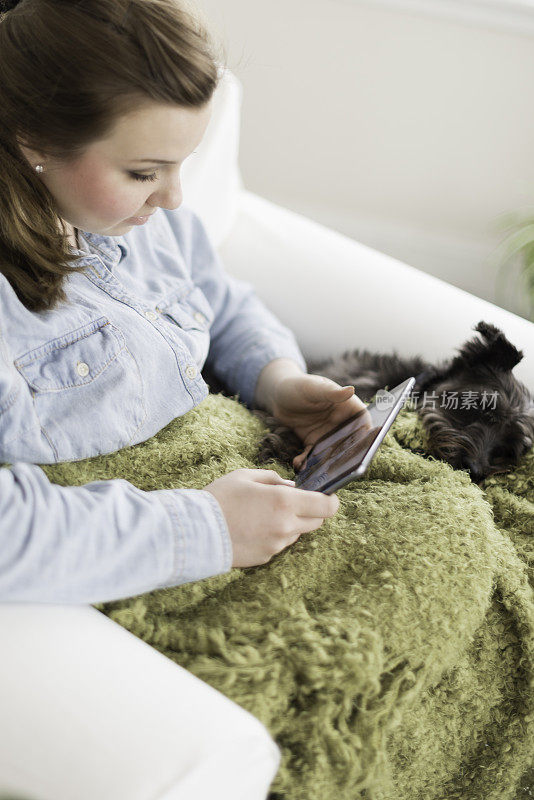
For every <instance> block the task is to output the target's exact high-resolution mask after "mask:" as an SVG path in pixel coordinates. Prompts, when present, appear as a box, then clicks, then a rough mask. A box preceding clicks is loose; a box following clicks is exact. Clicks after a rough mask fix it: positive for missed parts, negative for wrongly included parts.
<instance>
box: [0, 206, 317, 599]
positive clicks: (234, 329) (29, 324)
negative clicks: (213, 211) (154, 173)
mask: <svg viewBox="0 0 534 800" xmlns="http://www.w3.org/2000/svg"><path fill="white" fill-rule="evenodd" d="M81 244H82V246H81V248H80V250H79V251H77V252H78V253H79V262H78V263H79V264H80V265H83V266H84V267H85V268H84V270H83V271H82V272H79V273H74V274H71V275H69V276H68V278H67V279H66V280H65V284H64V286H65V291H66V295H67V302H65V303H62V304H60V305H58V306H57V307H55V308H53V309H51V310H47V311H41V312H32V311H29V310H28V309H27V308H26V307H25V306H24V305H23V304H22V303H21V302H20V301H19V300H18V298H17V296H16V294H15V292H14V290H13V289H12V288H11V286H10V284H9V282H8V281H7V280H6V279H5V277H4V276H2V275H0V315H1V316H0V462H4V463H9V464H12V465H13V468H12V470H11V471H10V474H6V473H7V472H8V470H6V469H4V470H0V554H3V555H0V599H22V600H32V599H33V600H39V599H43V600H45V599H46V600H48V601H50V602H100V601H104V600H107V599H115V598H118V597H126V596H130V595H131V594H132V593H137V591H138V590H139V587H144V589H143V590H145V591H149V590H150V589H151V588H156V587H161V586H171V585H176V584H177V583H182V582H186V581H188V580H196V579H198V578H200V577H206V576H208V575H212V574H216V573H219V572H224V571H227V570H228V569H229V568H230V566H231V558H232V553H231V542H230V539H229V534H228V529H227V526H226V522H225V520H224V517H223V514H222V511H221V509H220V506H219V504H218V503H217V501H216V500H215V499H214V498H213V496H212V495H211V494H210V493H209V492H206V491H203V490H163V491H160V492H150V493H143V492H140V490H137V489H134V487H132V486H131V485H130V484H128V483H127V482H126V481H120V480H119V481H107V482H105V483H106V484H108V486H107V487H105V489H107V490H109V491H108V492H107V495H106V496H107V502H108V509H107V510H108V511H109V512H110V513H109V516H107V520H108V523H107V524H106V526H97V525H91V526H90V530H91V532H89V526H88V524H87V530H86V531H85V534H84V533H83V531H82V532H80V524H81V518H82V516H83V514H84V512H83V510H82V509H83V508H84V502H85V507H86V508H87V507H89V505H90V504H91V501H92V500H93V499H94V497H95V496H96V494H98V493H100V495H102V494H106V492H105V490H104V489H103V488H102V486H96V485H93V484H89V485H88V486H87V487H70V488H69V489H61V487H57V486H53V485H52V484H50V483H49V482H48V481H47V480H46V478H45V476H44V473H43V472H42V470H39V469H38V467H36V466H29V465H28V464H23V463H22V462H30V464H49V463H54V462H58V461H67V460H68V461H72V460H79V459H84V458H88V457H91V456H95V455H98V454H101V453H110V452H113V451H115V450H118V449H120V448H122V447H126V446H129V445H133V444H136V443H138V442H142V441H145V440H146V439H148V438H150V437H151V436H153V435H154V434H155V433H157V431H159V430H160V429H161V428H163V427H164V426H165V425H167V424H168V423H169V422H170V421H171V420H172V419H174V418H175V417H178V416H181V415H182V414H185V413H187V411H189V410H190V409H191V408H193V407H194V406H196V405H198V404H199V403H200V402H201V401H202V400H203V399H204V398H205V397H206V396H207V394H208V388H207V386H206V383H205V382H204V380H203V378H202V376H201V373H200V371H201V369H202V367H203V366H204V365H205V364H206V365H207V366H209V368H210V370H211V371H212V372H213V374H214V375H215V376H216V377H217V378H219V379H220V380H221V381H222V382H223V383H224V384H226V385H227V386H228V387H229V388H230V390H231V391H233V392H235V393H237V394H239V396H240V399H241V400H242V401H243V402H244V403H245V404H247V405H248V406H249V407H250V406H251V404H252V400H253V397H254V390H255V386H256V382H257V379H258V377H259V374H260V372H261V370H262V369H263V367H264V366H265V365H266V364H267V363H268V362H269V361H271V360H273V359H274V358H280V357H283V358H291V359H293V360H294V361H296V362H297V363H298V364H299V365H300V366H301V368H302V369H303V370H305V369H306V365H305V362H304V359H303V357H302V354H301V352H300V349H299V347H298V345H297V342H296V340H295V338H294V336H293V334H292V333H291V331H290V330H289V329H288V328H286V327H285V326H284V325H282V324H281V323H280V322H279V320H277V319H276V317H275V316H274V315H273V314H272V313H271V312H270V311H269V310H268V309H267V308H266V307H265V306H264V305H263V303H262V302H261V301H260V300H259V298H258V297H257V296H256V295H255V292H254V289H253V287H252V286H251V285H250V284H248V283H246V282H244V281H239V280H237V279H235V278H233V277H232V276H230V275H228V274H227V273H226V272H225V270H224V267H223V264H222V262H221V259H220V258H219V256H218V255H217V253H216V252H215V251H214V249H213V247H212V246H211V243H210V241H209V239H208V236H207V234H206V231H205V229H204V226H203V224H202V222H201V220H200V218H199V217H198V216H197V215H196V214H195V212H193V211H192V210H191V209H190V208H188V207H187V206H185V205H182V206H181V207H180V208H179V209H177V210H175V211H166V210H164V209H158V210H157V211H156V212H155V214H154V215H153V216H152V217H151V218H150V220H149V221H148V222H147V223H145V225H142V226H135V227H134V228H132V230H131V231H129V232H128V233H127V234H125V235H124V236H120V237H109V236H102V235H99V234H94V233H90V232H86V231H85V232H81ZM2 473H4V474H2ZM97 483H99V484H100V483H102V482H97ZM110 484H113V486H112V487H111V486H110ZM32 503H33V504H34V505H33V506H32ZM69 503H70V504H71V506H72V507H71V508H69ZM136 503H137V505H138V506H139V508H138V509H137V511H138V512H139V513H137V512H136ZM47 504H48V506H47ZM123 506H124V508H123ZM47 507H49V508H50V509H51V510H52V517H50V514H48V520H47V521H46V522H45V521H43V517H42V516H41V517H40V521H39V520H38V515H39V514H40V509H41V513H42V509H43V508H47ZM17 508H20V514H17ZM94 508H96V505H95V506H94ZM149 508H152V509H153V511H152V515H151V513H150V511H149V510H148V509H149ZM32 509H33V511H32ZM54 509H56V510H54ZM57 509H59V510H57ZM162 509H163V510H162ZM122 511H124V514H123V513H122ZM93 513H96V512H93ZM162 513H163V516H164V518H165V521H166V524H163V525H162V524H160V525H159V530H160V531H161V534H160V535H158V532H157V531H156V528H158V525H156V524H155V523H156V522H157V521H158V520H159V521H160V523H161V515H162ZM54 515H55V516H54ZM95 520H96V517H95ZM118 520H121V525H122V528H121V529H120V530H119V529H118V528H117V529H112V530H110V525H115V526H118V525H119V522H118ZM126 520H129V521H128V523H126ZM19 521H20V525H19ZM38 522H39V524H38ZM85 524H86V523H85V522H84V525H85ZM82 527H83V526H82ZM97 528H98V532H97V530H96V529H97ZM38 529H39V530H38ZM148 530H150V535H148V536H147V531H148ZM89 535H90V536H91V543H90V552H91V557H92V563H87V559H85V558H81V556H80V554H81V552H82V551H83V548H84V547H85V548H87V547H89V545H88V544H87V541H84V536H85V537H88V536H89ZM37 536H39V537H40V544H39V546H33V544H34V542H33V540H32V537H37ZM46 536H48V537H49V539H50V542H54V544H53V545H52V544H50V545H49V546H47V545H46V544H45V539H46ZM158 536H159V538H158ZM17 537H18V538H17ZM7 538H9V540H10V541H9V547H4V546H3V541H7ZM32 542H33V544H32ZM76 548H78V551H76ZM113 548H114V549H113ZM133 550H134V551H135V553H136V557H135V559H131V563H130V561H128V553H130V554H131V552H132V551H133ZM45 552H46V563H47V568H46V570H45V574H46V580H45V579H43V577H40V576H42V569H43V564H42V563H40V559H41V560H42V559H43V558H44V553H45ZM99 561H100V562H101V563H99V567H100V571H99V570H98V569H97V562H99ZM70 562H73V563H76V564H77V567H76V569H77V580H75V581H73V580H72V576H71V575H70V574H69V575H67V571H66V565H67V564H68V563H70ZM126 562H128V569H126V568H125V565H126ZM54 564H55V565H56V566H55V567H54V566H53V565H54ZM134 564H135V566H134ZM51 565H52V566H51ZM103 567H105V569H104V570H103V573H102V568H103ZM132 569H134V573H133V574H132ZM84 573H86V575H84ZM97 574H98V575H102V574H105V575H106V576H107V577H106V579H105V580H104V581H103V580H102V578H101V577H100V578H98V579H97V578H96V575H97ZM91 576H92V577H91ZM85 578H87V579H86V580H85ZM52 585H53V587H54V588H52ZM82 586H83V589H81V588H80V587H82ZM132 589H135V591H133V592H132Z"/></svg>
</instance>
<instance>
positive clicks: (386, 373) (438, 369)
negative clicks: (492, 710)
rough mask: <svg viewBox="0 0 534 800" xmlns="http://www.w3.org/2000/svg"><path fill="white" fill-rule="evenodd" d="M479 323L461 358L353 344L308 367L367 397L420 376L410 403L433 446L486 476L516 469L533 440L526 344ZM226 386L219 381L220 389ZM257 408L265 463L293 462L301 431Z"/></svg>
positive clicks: (437, 453) (476, 476) (439, 454)
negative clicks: (523, 377)
mask: <svg viewBox="0 0 534 800" xmlns="http://www.w3.org/2000/svg"><path fill="white" fill-rule="evenodd" d="M474 329H475V330H476V331H478V332H479V333H480V334H482V338H478V337H475V338H473V339H471V340H469V341H467V342H466V343H465V344H464V345H463V346H462V347H461V348H460V349H459V353H458V355H457V356H456V357H454V358H453V359H452V360H448V361H444V362H441V363H438V364H430V363H428V362H426V361H424V360H423V359H422V358H420V357H418V356H414V357H413V358H402V357H400V356H398V355H397V354H396V353H393V354H391V355H390V354H379V353H370V352H369V351H367V350H352V351H347V352H345V353H343V354H342V355H340V356H338V357H337V358H331V359H328V360H324V361H316V362H310V363H309V364H308V365H307V366H308V372H309V373H310V374H316V375H324V376H325V377H327V378H331V379H332V380H334V381H336V383H339V384H340V385H341V386H348V385H349V384H350V385H352V386H354V388H355V391H356V394H357V395H358V397H360V398H361V399H362V400H364V401H365V402H366V403H367V402H370V401H371V400H372V398H373V397H374V395H375V394H376V392H377V391H378V390H379V389H384V388H389V389H392V388H393V387H395V386H397V384H399V383H402V381H404V380H406V378H409V377H411V376H412V375H413V376H415V378H416V384H415V387H414V389H413V392H412V396H411V398H410V401H409V402H410V405H411V407H412V408H415V409H416V410H417V412H418V413H419V415H420V417H421V421H422V424H423V426H424V428H425V430H426V432H427V435H428V444H429V453H430V454H431V455H432V456H434V457H436V458H439V459H442V460H443V461H447V462H448V463H449V464H451V465H452V466H453V467H454V468H455V469H468V470H469V471H470V475H471V479H472V480H473V481H474V482H475V483H479V482H480V481H482V480H484V478H486V477H488V476H489V475H491V474H493V473H495V472H508V471H510V470H511V469H513V468H514V467H515V466H516V465H517V463H518V461H519V459H520V458H521V456H522V455H524V454H525V453H526V452H528V450H530V448H531V447H532V442H533V440H534V398H533V397H532V395H531V394H530V393H529V391H528V389H527V388H526V386H524V384H522V383H521V382H520V381H518V380H517V379H516V378H515V377H514V376H513V375H512V370H513V368H514V367H515V366H516V364H518V363H519V362H520V361H521V359H522V358H523V353H522V351H520V350H518V349H517V348H516V347H514V345H513V344H511V343H510V342H509V341H508V340H507V339H506V337H505V335H504V334H503V333H502V331H500V330H499V329H498V328H496V327H495V326H494V325H491V324H489V323H487V322H479V323H478V324H477V325H476V326H475V327H474ZM211 380H212V381H213V379H212V378H211ZM207 382H208V384H210V377H209V376H208V379H207ZM210 386H211V384H210ZM221 388H223V387H221V385H220V384H218V386H216V387H215V390H216V391H219V390H220V389H221ZM223 391H224V388H223ZM254 413H255V414H256V415H257V416H259V417H260V418H261V419H262V420H263V421H264V422H265V423H266V424H267V426H268V427H269V428H270V429H271V433H269V434H267V435H266V436H265V438H264V439H263V441H262V442H261V446H260V452H259V460H260V462H261V463H263V462H265V461H268V460H269V459H271V458H275V459H277V460H279V461H282V462H283V463H286V464H288V465H291V464H292V461H293V458H294V457H295V456H296V455H298V454H299V453H301V452H302V450H303V444H302V442H301V440H300V439H299V437H298V436H297V435H296V434H295V433H294V432H293V431H292V430H291V429H290V428H287V427H285V426H283V425H281V423H280V421H279V420H277V419H276V418H275V417H272V416H271V415H269V414H267V413H266V412H264V411H260V410H255V411H254Z"/></svg>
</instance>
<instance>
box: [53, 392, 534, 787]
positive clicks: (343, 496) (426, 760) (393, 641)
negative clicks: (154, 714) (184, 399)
mask: <svg viewBox="0 0 534 800" xmlns="http://www.w3.org/2000/svg"><path fill="white" fill-rule="evenodd" d="M264 432H265V428H264V425H263V423H262V422H261V421H260V420H259V419H258V418H257V417H255V416H254V415H253V414H251V413H250V412H249V411H248V410H247V409H246V408H245V407H243V406H242V405H240V404H239V403H238V402H236V400H234V399H230V398H227V397H223V396H222V395H210V396H209V397H208V398H207V399H206V400H205V401H204V402H203V403H201V405H199V406H198V407H196V408H195V409H193V410H192V411H190V412H189V413H188V414H186V415H185V416H183V417H181V418H178V419H176V420H174V421H173V422H172V423H171V424H170V425H168V426H167V427H166V428H165V429H164V430H162V431H160V432H159V433H158V434H157V435H156V436H154V437H153V438H152V439H150V440H148V441H147V442H144V443H142V444H139V445H136V446H134V447H129V448H126V449H124V450H121V451H119V452H117V453H113V454H111V455H108V456H99V457H96V458H92V459H88V460H86V461H82V462H75V463H64V464H58V465H52V466H50V465H48V466H45V467H44V470H45V472H46V473H47V475H48V476H49V478H50V479H51V480H53V481H55V482H57V483H60V484H64V485H66V484H82V483H86V482H89V481H92V480H100V479H106V478H113V477H122V478H126V479H127V480H129V481H131V482H132V483H133V484H135V485H136V486H138V487H140V488H142V489H147V490H148V489H163V488H171V487H189V488H202V487H203V486H205V485H206V484H208V483H209V482H211V481H212V480H214V479H215V478H216V477H219V476H221V475H223V474H225V473H227V472H229V471H231V470H233V469H236V468H238V467H253V466H258V462H257V449H258V443H259V441H260V439H261V438H262V436H263V434H264ZM424 445H425V439H424V432H423V431H422V429H421V427H420V422H419V419H418V417H417V415H416V413H415V412H414V411H413V410H411V409H409V408H407V407H405V408H404V409H403V410H402V412H401V414H400V415H399V417H398V418H397V420H396V421H395V423H394V425H393V427H392V428H391V430H390V432H389V433H388V435H387V437H386V440H385V442H384V445H383V446H382V447H381V449H380V450H379V452H378V455H377V457H376V458H375V460H374V462H373V464H372V466H371V469H370V470H369V472H368V474H367V476H366V478H365V479H364V480H360V481H357V482H354V483H352V484H349V486H348V487H346V488H345V489H342V490H340V491H339V493H338V495H339V498H340V501H341V504H340V509H339V511H338V513H337V514H336V516H335V517H334V518H332V519H331V520H327V521H326V522H325V523H324V524H323V526H322V527H321V528H320V529H319V530H318V531H314V532H313V533H309V534H304V535H303V536H302V537H301V538H300V539H299V541H298V542H297V543H296V544H295V545H293V546H291V547H290V548H288V549H287V550H285V551H283V552H282V553H281V554H279V555H278V556H276V557H275V558H273V559H272V560H271V561H270V562H269V564H267V565H263V566H259V567H254V568H250V569H233V570H231V571H230V572H229V573H228V574H225V575H219V576H216V577H213V578H208V579H205V580H203V581H199V582H196V583H192V584H186V585H184V586H179V587H175V588H171V589H162V590H157V591H154V592H151V593H148V594H144V595H141V596H139V597H134V598H130V599H126V600H121V601H116V602H109V603H104V604H101V605H98V606H96V607H97V608H98V609H99V610H100V611H102V612H103V613H104V614H106V615H108V616H109V617H111V618H112V619H113V620H115V621H116V622H117V623H118V624H120V625H122V626H124V627H125V628H127V629H128V630H130V631H131V632H132V633H134V634H135V635H136V636H139V637H140V638H141V639H143V640H144V641H146V642H148V643H149V644H151V645H152V646H153V647H155V648H156V649H157V650H159V651H160V652H161V653H163V654H164V655H166V656H167V657H168V658H170V659H172V660H173V661H175V662H176V663H178V664H180V665H181V666H183V667H185V668H186V669H188V670H189V671H190V672H192V673H194V674H195V675H197V676H198V677H199V678H201V679H202V680H204V681H206V682H207V683H209V684H211V685H212V686H214V687H215V688H216V689H218V690H219V691H221V692H223V693H224V694H226V695H227V696H228V697H230V698H231V699H232V700H234V701H236V702H237V703H239V704H240V705H242V706H243V707H244V708H246V709H247V710H248V711H250V712H252V714H254V715H255V716H256V717H258V718H259V719H260V720H261V721H262V722H263V723H264V724H265V725H266V726H267V728H268V729H269V731H270V732H271V734H272V736H273V737H274V739H275V740H276V741H277V743H278V744H279V746H280V748H281V750H282V764H281V768H280V770H279V772H278V775H277V777H276V778H275V781H274V783H273V785H272V795H271V797H272V800H274V799H275V798H276V800H281V799H282V798H287V800H330V798H332V800H333V799H334V798H335V800H357V799H358V798H366V799H367V800H444V799H445V798H447V800H449V798H461V799H462V800H497V799H498V800H512V798H514V797H515V794H516V790H517V788H518V785H519V782H520V779H521V776H522V775H523V774H524V773H525V771H526V770H527V768H528V766H529V764H530V763H531V762H532V756H533V749H534V748H533V742H534V594H533V588H532V584H533V567H534V453H533V452H532V451H531V452H530V453H529V454H528V455H527V456H526V457H525V458H524V459H523V461H522V462H521V464H520V466H519V468H518V469H517V470H516V471H515V472H514V473H513V474H509V475H496V476H493V477H492V478H490V479H488V480H487V481H486V482H485V484H483V486H482V488H481V487H478V486H476V485H474V484H472V483H471V481H470V480H469V477H468V475H467V473H463V472H459V471H455V470H453V469H452V468H451V467H450V466H449V465H448V464H445V463H443V462H441V461H437V460H434V459H432V458H425V457H423V456H422V455H419V454H417V453H415V452H414V450H415V449H416V448H420V447H424ZM267 466H268V467H270V468H271V467H272V468H273V469H276V471H277V472H278V473H279V474H281V475H283V476H284V477H292V474H291V473H290V472H289V471H288V470H287V469H286V468H284V467H282V466H281V465H280V464H277V463H274V462H272V463H270V464H269V465H267Z"/></svg>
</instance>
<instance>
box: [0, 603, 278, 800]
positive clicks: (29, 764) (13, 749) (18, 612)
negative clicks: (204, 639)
mask: <svg viewBox="0 0 534 800" xmlns="http://www.w3.org/2000/svg"><path fill="white" fill-rule="evenodd" d="M0 635H1V641H2V658H1V659H0V709H1V712H0V713H1V717H2V724H1V725H0V796H2V793H4V795H5V794H7V793H9V794H10V795H12V794H16V795H17V796H21V797H24V798H28V800H73V798H76V800H95V798H98V799H99V800H120V799H121V798H125V799H126V798H127V799H128V800H197V799H198V798H200V797H217V798H224V800H236V798H237V797H247V798H255V799H256V800H262V799H263V798H265V796H266V794H267V791H268V786H269V784H270V782H271V781H272V778H273V777H274V775H275V773H276V770H277V768H278V763H279V756H280V754H279V750H278V748H277V746H276V745H275V744H274V742H273V741H272V739H271V737H270V735H269V734H268V732H267V730H266V729H265V728H264V726H263V725H262V724H261V723H260V722H259V721H258V720H257V719H256V718H255V717H253V716H252V715H251V714H249V713H248V712H247V711H245V710H244V709H243V708H241V707H240V706H238V705H237V704H236V703H234V702H232V701H231V700H229V699H228V698H227V697H225V696H224V695H222V694H221V693H220V692H218V691H216V690H215V689H213V688H212V687H211V686H209V685H208V684H206V683H204V682H203V681H201V680H199V679H198V678H196V677H195V676H194V675H192V674H191V673H189V672H187V671H186V670H185V669H183V668H182V667H180V666H178V665H177V664H175V663H174V662H173V661H171V660H170V659H168V658H166V657H165V656H163V655H162V654H161V653H159V652H158V651H157V650H155V649H153V648H152V647H150V646H149V645H148V644H146V643H145V642H143V641H142V640H141V639H138V638H137V637H136V636H133V635H132V634H131V633H129V632H128V631H126V630H125V629H124V628H122V627H120V626H119V625H117V624H116V623H115V622H113V621H112V620H110V619H109V618H108V617H106V616H104V615H103V614H101V613H100V612H99V611H97V610H96V609H94V608H92V607H90V606H60V605H48V604H43V605H34V604H27V605H25V604H13V605H8V604H0Z"/></svg>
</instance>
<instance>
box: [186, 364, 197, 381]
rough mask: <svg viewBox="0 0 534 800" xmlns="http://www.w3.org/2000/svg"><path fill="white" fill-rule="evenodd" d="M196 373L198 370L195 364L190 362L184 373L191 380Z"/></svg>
mask: <svg viewBox="0 0 534 800" xmlns="http://www.w3.org/2000/svg"><path fill="white" fill-rule="evenodd" d="M197 373H198V370H197V368H196V367H195V366H193V364H190V365H189V366H188V367H186V370H185V374H186V375H187V377H188V378H190V379H191V380H193V378H196V376H197Z"/></svg>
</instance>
